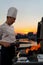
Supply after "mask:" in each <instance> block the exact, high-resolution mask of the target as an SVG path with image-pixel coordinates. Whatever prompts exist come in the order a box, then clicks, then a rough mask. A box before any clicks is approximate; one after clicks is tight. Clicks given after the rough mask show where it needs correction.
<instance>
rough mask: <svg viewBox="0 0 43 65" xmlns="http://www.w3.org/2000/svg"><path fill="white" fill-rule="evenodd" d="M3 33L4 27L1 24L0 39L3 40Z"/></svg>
mask: <svg viewBox="0 0 43 65" xmlns="http://www.w3.org/2000/svg"><path fill="white" fill-rule="evenodd" d="M2 35H3V32H2V28H1V26H0V40H2Z"/></svg>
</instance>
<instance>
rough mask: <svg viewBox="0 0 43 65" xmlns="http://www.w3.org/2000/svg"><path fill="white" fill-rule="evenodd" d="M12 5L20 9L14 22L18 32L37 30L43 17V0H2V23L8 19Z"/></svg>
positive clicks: (0, 3)
mask: <svg viewBox="0 0 43 65" xmlns="http://www.w3.org/2000/svg"><path fill="white" fill-rule="evenodd" d="M10 7H16V8H17V9H18V13H17V18H16V21H15V23H14V24H13V26H14V28H15V32H16V33H23V34H27V33H28V32H34V33H36V32H37V25H38V22H39V21H41V18H42V17H43V0H0V25H1V24H3V23H4V22H5V21H6V16H7V11H8V9H9V8H10Z"/></svg>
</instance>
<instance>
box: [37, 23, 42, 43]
mask: <svg viewBox="0 0 43 65" xmlns="http://www.w3.org/2000/svg"><path fill="white" fill-rule="evenodd" d="M40 29H41V24H40V22H38V27H37V43H39V39H40Z"/></svg>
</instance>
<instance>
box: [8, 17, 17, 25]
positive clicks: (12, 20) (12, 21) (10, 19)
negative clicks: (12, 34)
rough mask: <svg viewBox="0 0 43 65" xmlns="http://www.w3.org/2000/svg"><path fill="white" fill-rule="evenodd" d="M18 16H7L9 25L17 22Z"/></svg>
mask: <svg viewBox="0 0 43 65" xmlns="http://www.w3.org/2000/svg"><path fill="white" fill-rule="evenodd" d="M15 20H16V18H13V17H7V22H8V24H9V25H12V24H13V23H14V22H15Z"/></svg>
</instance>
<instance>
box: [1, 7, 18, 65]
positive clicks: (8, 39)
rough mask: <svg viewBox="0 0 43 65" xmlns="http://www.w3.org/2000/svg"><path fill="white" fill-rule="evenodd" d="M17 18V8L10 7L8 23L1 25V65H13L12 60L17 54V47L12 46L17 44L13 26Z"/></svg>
mask: <svg viewBox="0 0 43 65" xmlns="http://www.w3.org/2000/svg"><path fill="white" fill-rule="evenodd" d="M16 16H17V9H16V8H15V7H10V8H9V9H8V13H7V17H6V21H5V22H4V23H3V24H2V25H0V44H1V45H2V49H1V65H12V58H13V57H14V54H15V47H14V46H11V44H12V43H14V44H15V42H16V38H15V32H14V27H13V26H12V24H13V23H15V20H16Z"/></svg>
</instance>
